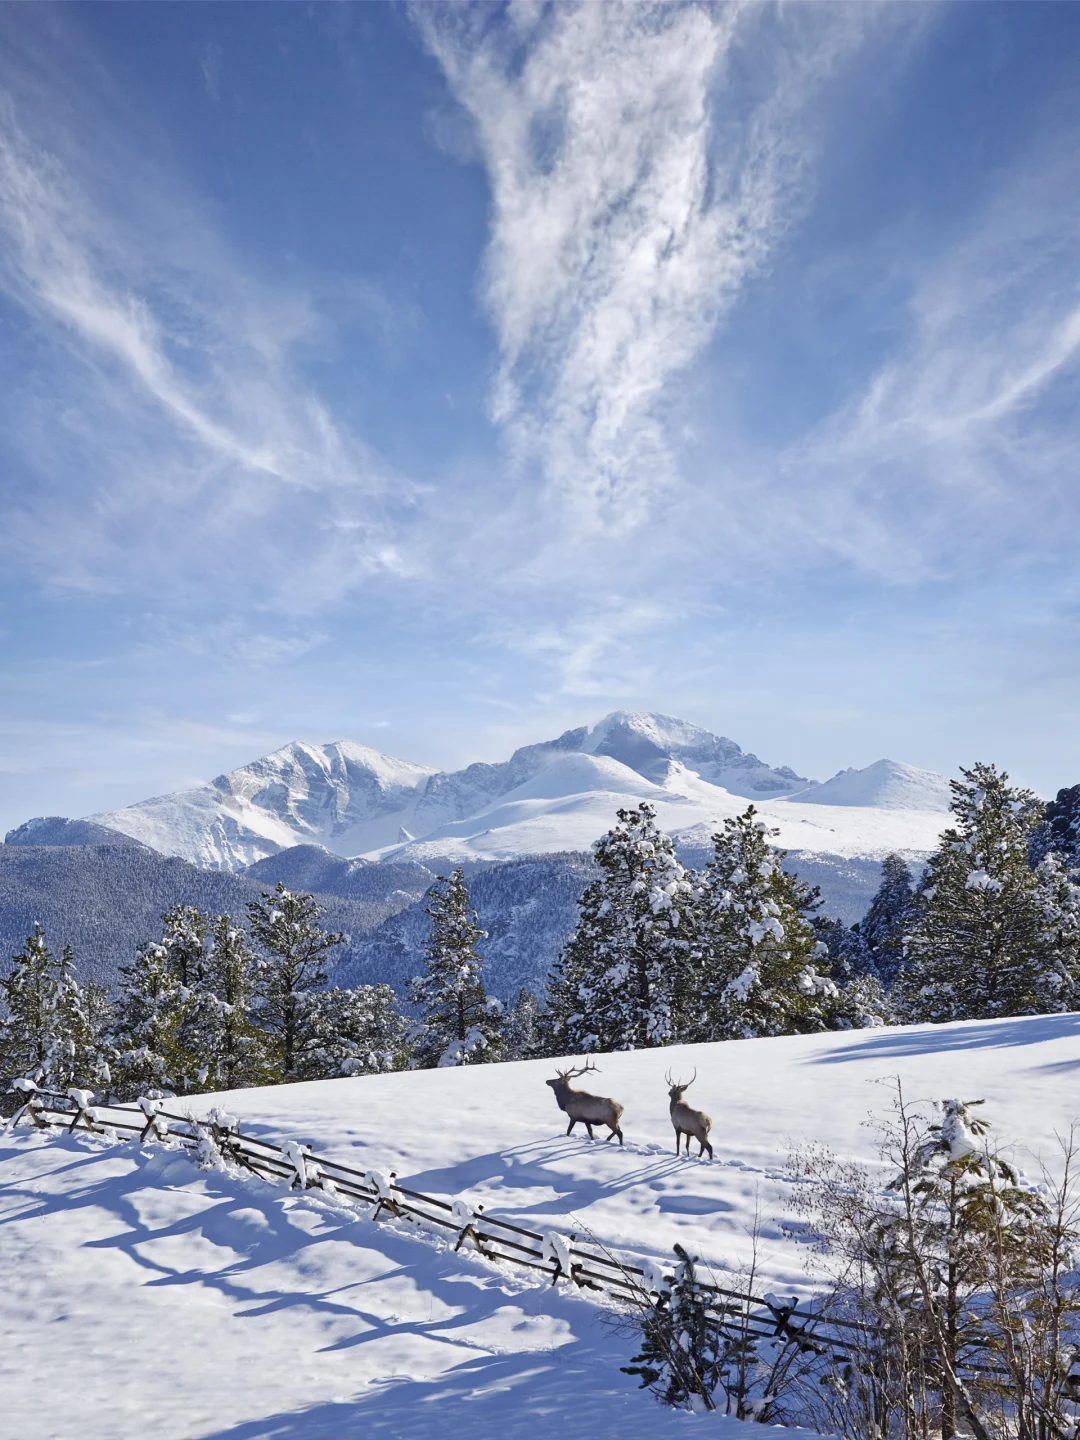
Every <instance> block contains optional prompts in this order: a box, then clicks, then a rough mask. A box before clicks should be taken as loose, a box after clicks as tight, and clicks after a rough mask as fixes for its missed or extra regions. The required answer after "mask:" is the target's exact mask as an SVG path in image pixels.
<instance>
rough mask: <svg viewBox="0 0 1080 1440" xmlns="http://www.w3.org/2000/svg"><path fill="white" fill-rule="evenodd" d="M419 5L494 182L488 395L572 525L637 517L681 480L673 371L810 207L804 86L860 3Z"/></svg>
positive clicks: (856, 33) (838, 43)
mask: <svg viewBox="0 0 1080 1440" xmlns="http://www.w3.org/2000/svg"><path fill="white" fill-rule="evenodd" d="M414 13H415V15H416V17H417V22H418V24H419V26H420V28H421V30H422V32H423V34H424V35H425V37H426V39H427V42H428V44H429V46H430V47H431V49H432V50H433V51H434V53H435V54H436V56H437V57H438V59H439V60H440V62H441V64H442V65H443V68H444V70H445V72H446V75H447V77H448V80H449V83H450V85H451V87H452V89H453V91H454V93H455V94H456V96H457V97H458V99H459V100H460V102H461V103H462V104H463V105H464V106H465V107H466V109H467V110H468V112H469V114H470V115H471V117H472V119H473V122H474V125H475V127H476V132H477V137H478V143H479V148H480V151H481V153H482V155H483V158H484V161H485V164H486V168H487V173H488V177H489V180H490V184H491V192H492V232H491V239H490V247H489V253H488V257H487V267H486V279H485V285H484V294H485V298H486V302H487V305H488V309H489V311H490V314H491V316H492V319H493V322H494V324H495V328H496V331H497V335H498V341H499V350H500V364H499V369H498V375H497V378H496V381H495V385H494V391H493V398H492V413H493V415H494V417H495V419H496V420H497V422H498V423H500V424H501V425H502V426H504V427H505V430H506V433H507V436H508V438H509V440H510V442H511V447H512V453H513V454H514V455H515V456H516V458H517V460H518V461H519V462H521V463H522V464H524V465H526V466H527V465H528V462H530V461H531V462H536V463H538V464H539V466H540V470H541V473H542V475H543V477H544V478H545V480H546V481H547V482H548V484H549V485H550V486H551V487H552V488H553V490H554V491H555V492H556V493H557V494H558V495H559V496H560V497H561V499H562V500H563V502H564V503H565V504H566V505H567V506H568V507H569V510H570V512H571V515H572V519H573V523H574V524H575V525H578V526H580V525H585V526H587V527H591V528H603V529H606V530H609V531H612V530H613V531H615V532H625V531H627V530H631V529H633V528H634V527H635V526H637V525H639V524H641V523H642V522H643V521H644V520H645V519H646V518H647V517H648V516H649V515H650V514H651V513H653V511H654V510H655V507H656V504H657V502H658V501H661V500H662V498H663V497H664V495H665V493H666V492H668V491H670V489H671V488H672V487H673V485H674V484H675V483H676V480H677V462H676V459H675V457H674V455H673V451H672V445H671V443H670V439H669V436H668V433H667V429H666V425H665V417H666V412H667V410H668V409H669V408H670V406H671V402H672V399H673V396H672V391H673V389H677V388H678V386H679V384H680V381H681V379H682V377H684V376H685V374H686V372H687V370H688V367H689V366H690V365H691V363H692V362H693V361H694V360H695V359H696V358H697V357H698V356H700V354H701V352H702V350H703V349H704V347H705V346H706V345H707V344H708V342H709V340H710V339H711V337H712V336H713V334H714V333H715V330H716V327H717V325H718V324H719V322H720V321H721V319H722V317H723V316H724V314H725V313H726V312H727V311H728V310H729V309H730V307H731V306H732V305H733V304H734V303H735V302H736V301H737V299H738V297H739V295H740V294H741V292H742V291H743V289H744V287H745V286H746V284H747V283H748V281H749V280H750V279H751V278H752V277H753V276H754V275H756V274H758V273H759V272H760V271H761V269H762V267H763V266H764V265H765V264H766V263H767V261H768V258H769V256H770V254H771V253H772V251H773V248H774V247H775V245H776V243H777V240H778V238H779V237H780V236H781V235H782V234H783V233H784V231H785V228H786V227H787V226H788V225H789V223H790V222H791V219H792V217H793V215H794V214H795V213H796V212H797V211H798V209H799V207H800V205H801V203H802V196H803V190H804V186H805V183H806V179H807V162H808V159H809V158H810V156H811V155H812V151H813V142H812V138H811V136H812V128H811V126H810V124H809V122H808V119H807V116H806V107H807V104H808V102H809V101H810V100H811V99H812V98H813V97H815V96H816V95H817V94H818V93H819V91H820V89H821V87H822V85H823V84H824V83H825V82H826V81H827V80H828V78H829V77H830V75H832V74H833V73H834V71H835V69H836V67H837V65H838V63H839V62H840V60H841V59H842V58H843V57H844V56H846V55H847V54H849V53H850V52H851V50H852V49H853V47H854V46H855V45H856V44H857V42H858V40H859V38H860V36H861V34H862V31H863V29H864V27H865V26H866V25H867V24H868V23H871V21H870V14H869V7H861V8H860V7H840V8H833V7H816V6H811V7H803V6H794V7H790V9H789V10H785V11H777V10H772V9H766V8H765V7H761V6H757V5H753V4H742V3H734V4H730V5H717V6H705V5H693V4H691V5H652V4H604V5H597V4H580V5H578V4H564V5H558V6H554V7H551V8H548V7H537V6H532V5H529V6H525V5H521V6H516V7H511V8H510V10H509V12H508V14H509V18H510V20H511V21H512V22H513V23H512V24H507V23H499V24H489V23H488V18H489V14H488V12H487V11H479V12H477V11H473V10H465V9H462V8H460V7H433V6H425V7H418V8H417V10H416V11H415V12H414ZM763 32H768V34H767V36H765V35H763Z"/></svg>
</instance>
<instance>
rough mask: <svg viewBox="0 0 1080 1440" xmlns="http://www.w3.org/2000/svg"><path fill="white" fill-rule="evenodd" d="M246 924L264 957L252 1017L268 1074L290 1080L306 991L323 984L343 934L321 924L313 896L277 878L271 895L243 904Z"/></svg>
mask: <svg viewBox="0 0 1080 1440" xmlns="http://www.w3.org/2000/svg"><path fill="white" fill-rule="evenodd" d="M248 923H249V927H250V931H251V937H252V939H253V940H254V941H255V943H256V944H257V945H259V946H260V947H261V948H262V950H263V952H264V957H265V958H264V961H263V964H262V965H261V967H260V971H259V992H260V1002H261V1003H260V1006H259V1010H258V1020H259V1025H260V1028H261V1029H262V1030H263V1032H264V1034H265V1035H266V1050H267V1061H268V1066H269V1072H270V1077H271V1078H272V1079H273V1080H275V1081H284V1080H295V1079H296V1078H297V1075H298V1066H299V1062H300V1057H301V1054H302V1051H303V1048H304V1041H305V1038H306V1024H307V1018H308V1015H309V1011H310V1007H309V1004H308V999H307V996H308V993H309V992H310V991H312V990H321V989H322V988H323V987H324V986H325V984H326V971H325V969H324V966H325V964H326V957H327V955H328V954H329V953H330V951H331V950H333V949H334V947H335V946H336V945H342V944H344V942H345V938H346V937H345V936H344V935H336V934H332V933H331V932H330V931H327V930H324V929H323V928H322V926H321V925H320V924H319V907H318V905H317V904H316V903H315V899H314V897H313V896H311V895H305V894H302V893H294V892H293V891H291V890H288V889H286V887H285V885H284V884H283V883H282V882H281V881H279V882H278V885H277V888H276V890H274V892H273V893H272V894H264V895H263V896H262V897H261V899H259V900H253V901H252V903H251V904H250V905H249V906H248Z"/></svg>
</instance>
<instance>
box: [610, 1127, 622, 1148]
mask: <svg viewBox="0 0 1080 1440" xmlns="http://www.w3.org/2000/svg"><path fill="white" fill-rule="evenodd" d="M613 1133H614V1134H616V1135H618V1137H619V1144H620V1145H621V1144H622V1131H621V1130H620V1129H619V1127H618V1126H617V1125H616V1126H615V1129H614V1132H613ZM608 1139H609V1140H610V1139H611V1136H610V1135H609V1136H608Z"/></svg>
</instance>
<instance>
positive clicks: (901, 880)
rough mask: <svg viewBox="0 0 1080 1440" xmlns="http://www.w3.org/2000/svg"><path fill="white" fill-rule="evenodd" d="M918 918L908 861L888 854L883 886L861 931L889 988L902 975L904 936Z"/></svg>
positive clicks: (864, 918) (874, 963) (882, 868)
mask: <svg viewBox="0 0 1080 1440" xmlns="http://www.w3.org/2000/svg"><path fill="white" fill-rule="evenodd" d="M914 918H915V886H914V884H913V882H912V878H911V870H910V868H909V867H908V864H907V861H906V860H904V859H902V858H901V856H899V855H886V857H885V859H884V860H883V862H882V865H881V884H880V885H879V886H878V889H877V893H876V894H875V896H874V898H873V900H871V902H870V908H869V910H867V912H866V915H865V916H864V917H863V920H862V923H861V924H860V926H859V930H860V932H861V933H862V937H863V939H864V940H865V941H866V944H867V945H868V947H869V949H870V955H871V958H872V960H873V966H874V970H875V971H876V973H877V976H878V979H879V980H880V981H881V983H882V984H883V985H884V986H885V987H886V988H888V987H889V986H890V985H892V984H893V983H894V981H895V980H896V977H897V975H898V974H899V972H900V966H901V962H902V960H903V955H904V936H905V935H906V933H907V931H908V929H909V928H910V926H911V924H912V922H913V920H914Z"/></svg>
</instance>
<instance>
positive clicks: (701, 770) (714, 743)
mask: <svg viewBox="0 0 1080 1440" xmlns="http://www.w3.org/2000/svg"><path fill="white" fill-rule="evenodd" d="M579 734H581V732H580V731H567V733H566V735H564V736H562V737H561V740H562V741H566V740H569V739H571V738H572V737H576V736H578V735H579ZM576 748H580V749H581V750H583V751H585V752H586V753H587V754H590V755H610V756H611V758H612V759H613V760H618V761H620V762H621V763H622V764H623V765H626V766H628V767H629V768H630V769H631V770H636V771H637V773H638V774H639V775H643V776H644V777H645V778H646V779H647V780H652V781H653V782H654V783H656V784H662V783H663V782H664V780H665V779H666V778H667V775H668V772H669V769H670V766H671V764H672V763H673V762H677V763H678V764H680V765H682V766H684V767H685V768H686V769H687V770H690V771H692V772H693V773H694V774H695V775H698V776H700V777H701V779H703V780H707V781H708V782H709V783H710V784H711V785H719V786H722V788H723V789H725V790H728V791H730V792H731V794H733V795H743V796H746V797H748V798H750V799H753V798H755V797H761V796H774V797H775V796H779V795H789V794H791V793H792V791H795V790H802V789H805V788H806V787H808V786H811V785H813V784H815V782H814V781H813V780H808V779H807V778H806V777H805V776H804V775H797V774H796V773H795V771H794V770H792V769H790V768H789V767H788V766H786V765H782V766H780V767H779V768H778V769H774V768H773V767H771V766H769V765H766V764H765V763H764V762H763V761H761V760H759V759H758V757H757V756H756V755H752V754H750V753H748V752H747V751H744V750H743V749H742V747H741V746H739V745H736V743H735V741H734V740H729V739H728V738H727V736H726V735H714V734H713V733H712V731H711V730H706V729H704V728H703V727H702V726H700V725H692V724H690V722H689V721H687V720H679V719H678V718H677V717H676V716H674V715H660V714H657V713H655V712H650V711H641V710H613V711H612V712H611V714H610V715H605V716H604V718H603V719H602V720H600V721H599V722H598V723H597V724H596V725H594V726H593V727H592V729H591V730H588V731H587V732H585V734H584V735H583V738H582V739H581V741H580V744H579V746H578V747H576Z"/></svg>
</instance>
